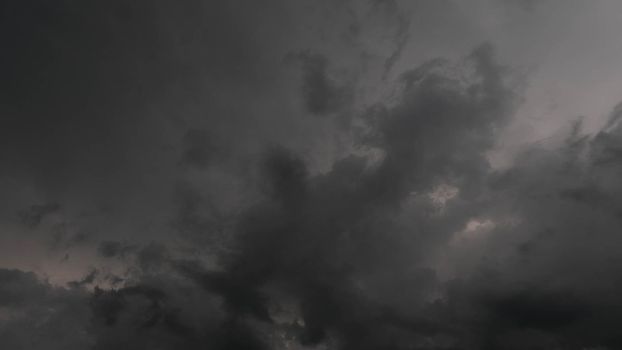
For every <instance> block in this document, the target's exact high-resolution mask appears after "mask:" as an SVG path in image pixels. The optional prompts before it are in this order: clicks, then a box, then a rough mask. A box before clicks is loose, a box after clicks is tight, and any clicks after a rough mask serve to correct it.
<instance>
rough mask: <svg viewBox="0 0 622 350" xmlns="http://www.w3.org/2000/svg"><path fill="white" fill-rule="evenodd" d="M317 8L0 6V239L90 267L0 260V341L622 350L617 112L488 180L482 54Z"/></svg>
mask: <svg viewBox="0 0 622 350" xmlns="http://www.w3.org/2000/svg"><path fill="white" fill-rule="evenodd" d="M438 3H439V2H435V5H431V4H432V3H431V2H426V1H422V2H417V6H419V7H418V9H420V10H422V11H423V10H425V9H426V8H427V7H434V6H437V7H434V8H435V9H442V10H443V11H444V10H445V9H449V8H450V5H449V4H450V3H449V2H446V3H445V2H443V4H442V5H438ZM508 3H509V2H508ZM511 3H512V4H513V5H512V6H514V5H516V4H527V3H531V2H524V3H518V2H515V1H513V2H511ZM318 4H319V5H315V6H317V7H315V6H311V7H308V6H309V5H308V4H305V3H302V2H285V1H283V2H281V1H270V2H268V3H262V4H256V3H250V2H241V1H229V2H213V1H207V2H199V1H192V2H189V3H185V4H175V5H173V4H171V3H164V2H143V1H139V2H132V3H125V2H118V1H112V2H105V3H103V2H102V3H98V2H88V1H87V2H80V3H75V2H68V1H64V2H60V3H56V4H50V3H47V2H38V1H23V2H19V3H17V2H16V3H7V4H3V5H1V6H2V11H1V13H2V15H1V16H2V18H1V21H0V23H2V24H0V27H1V28H0V29H2V34H0V37H1V39H2V42H3V45H5V48H6V50H5V51H6V54H5V55H2V57H1V58H0V72H1V74H2V75H3V76H4V77H5V78H4V79H3V82H2V92H3V93H2V96H1V97H0V99H1V100H0V102H1V103H2V111H1V112H2V113H3V115H4V116H5V119H4V121H3V127H2V128H0V139H1V140H2V141H1V142H2V148H1V150H0V160H1V161H2V163H3V170H2V171H3V172H2V174H0V175H1V176H0V179H11V182H7V183H8V185H0V186H1V188H0V190H1V191H2V192H1V193H7V194H9V195H11V198H9V200H10V201H11V203H10V204H9V205H8V207H11V208H12V209H13V210H12V211H11V213H10V214H7V215H2V216H0V217H1V218H2V219H3V220H6V223H7V224H6V225H7V226H6V229H5V227H3V228H2V229H3V231H2V233H0V235H1V236H0V238H2V239H4V238H5V236H6V237H9V238H10V237H14V236H11V235H15V236H16V235H17V234H19V233H22V232H26V231H20V230H23V228H24V227H26V229H27V230H30V231H36V232H37V234H39V236H38V235H30V236H28V239H32V240H37V239H41V237H40V236H42V235H49V236H50V237H46V242H47V240H48V239H49V240H51V241H54V242H55V244H54V246H55V247H56V249H58V247H62V248H63V252H62V253H63V254H67V255H65V256H66V258H65V259H63V261H64V262H63V264H68V260H71V259H74V258H73V255H72V258H71V259H69V258H68V257H69V255H68V254H69V253H68V252H69V249H70V248H72V249H75V252H76V253H77V254H76V255H77V256H78V257H77V258H75V259H77V261H78V263H79V264H83V265H84V267H86V268H87V269H88V270H86V271H85V272H84V273H83V275H82V276H78V277H75V276H74V277H71V279H69V282H67V283H64V284H63V285H58V284H53V283H52V282H51V281H47V280H45V279H44V278H42V277H38V276H37V275H35V274H34V273H32V272H26V271H24V270H19V269H0V347H1V348H7V349H34V350H37V349H70V350H71V349H76V350H77V349H96V350H108V349H120V350H122V349H128V350H129V349H141V348H154V349H162V350H167V349H190V350H192V349H205V348H209V349H223V350H224V349H236V350H237V349H300V348H314V347H316V348H328V349H343V350H351V349H352V350H353V349H357V350H365V349H396V350H398V349H501V350H504V349H508V350H510V349H588V348H596V349H617V348H621V347H622V337H620V335H619V331H618V328H619V327H618V323H619V322H618V321H619V319H620V318H621V317H622V303H621V302H620V300H619V294H620V293H622V279H620V277H619V276H620V273H622V259H621V258H620V257H619V251H620V249H621V248H622V239H621V238H620V237H619V232H620V228H621V225H622V186H620V183H619V178H620V172H621V171H622V166H621V164H622V163H620V160H621V159H622V158H621V157H620V155H621V154H622V145H621V144H620V139H621V137H622V124H620V123H619V118H620V117H619V115H620V113H619V112H620V111H619V108H617V109H615V110H614V111H613V112H612V116H611V118H610V121H609V122H608V123H607V124H606V125H605V127H603V128H602V130H600V131H599V132H597V133H595V134H594V135H588V134H584V133H583V131H582V128H581V124H580V123H579V122H577V123H575V124H574V125H573V126H572V127H571V131H570V132H569V133H568V134H567V135H563V136H561V137H559V138H560V140H558V141H559V144H557V145H554V146H550V145H549V146H546V145H539V144H535V145H532V146H530V147H528V148H527V149H526V150H525V151H524V152H522V153H520V154H519V155H518V157H517V159H516V161H515V162H514V163H512V164H511V165H510V166H508V168H506V169H496V168H493V167H492V166H491V165H490V163H489V152H490V151H491V150H492V149H493V148H494V147H495V146H496V145H497V144H498V143H499V142H502V141H503V140H501V141H500V140H499V135H502V134H500V130H502V129H503V128H504V127H505V126H506V125H508V124H509V123H511V122H512V118H513V116H514V113H515V111H516V109H517V108H518V106H519V103H520V102H521V91H519V90H517V89H515V88H514V85H513V82H512V78H513V76H512V73H513V71H512V70H511V69H510V68H508V67H505V66H504V65H502V64H500V63H498V61H497V59H496V57H495V51H494V48H493V45H490V44H485V45H481V46H479V47H477V48H476V49H475V50H473V51H472V52H471V53H470V54H469V55H467V56H466V57H464V58H462V59H459V60H458V61H457V62H453V63H452V61H451V60H446V59H434V60H431V61H428V62H427V63H424V64H421V65H415V67H410V68H409V69H407V70H405V71H403V72H401V73H398V72H397V71H396V70H397V67H398V64H397V62H398V61H400V62H401V61H404V60H406V57H404V50H405V47H406V44H407V41H408V40H409V38H411V35H412V33H411V31H410V28H411V23H410V21H409V19H408V16H406V15H405V14H406V13H407V12H406V11H405V10H404V9H403V8H402V6H403V5H404V4H403V3H401V2H399V1H371V2H365V3H355V2H344V3H339V4H333V3H331V2H319V3H318ZM328 10H330V11H328ZM441 12H442V11H441ZM424 13H425V11H424ZM298 22H300V23H298ZM439 23H440V22H439ZM308 27H310V29H309V28H308ZM385 27H386V28H388V29H386V28H385ZM301 28H302V29H301ZM290 29H291V30H290ZM379 29H386V30H379ZM376 32H378V33H380V34H379V35H380V37H381V40H379V42H378V43H374V42H373V40H372V39H370V38H371V37H373V36H374V34H378V33H376ZM317 33H320V34H317ZM386 33H389V35H388V37H385V36H384V34H386ZM318 37H319V38H318ZM365 40H370V42H372V44H369V42H366V41H365ZM386 42H389V45H388V47H385V46H382V44H385V43H386ZM376 44H377V45H379V46H382V47H385V48H387V50H384V49H381V50H379V51H383V52H382V55H380V56H381V57H380V58H379V59H378V57H376V58H370V57H372V56H374V54H373V53H370V52H372V51H373V49H374V47H373V46H374V45H376ZM331 45H334V46H336V48H335V47H333V46H331ZM384 51H386V52H384ZM292 52H297V54H292ZM376 54H377V53H376ZM284 58H285V60H284ZM288 58H294V60H295V62H296V63H297V64H298V66H295V69H294V70H291V65H288V64H286V63H287V59H288ZM374 59H377V61H374ZM284 61H286V62H284ZM344 62H345V64H344ZM374 62H376V64H377V65H378V67H367V65H368V66H372V65H373V64H374ZM365 67H366V68H365ZM296 68H298V70H299V71H296ZM378 72H381V74H377V73H378ZM296 73H301V74H296ZM388 73H391V74H388ZM393 73H395V74H393ZM377 75H378V76H381V77H380V78H378V80H377V81H376V80H374V78H373V76H377ZM391 76H398V78H397V79H396V80H395V81H392V80H390V78H391ZM375 84H379V85H381V84H390V86H384V85H382V86H381V87H380V88H379V89H380V90H382V89H384V88H386V90H387V91H381V92H380V93H378V94H379V95H381V96H380V97H378V98H376V97H374V98H371V97H368V96H366V95H365V93H367V92H366V90H365V89H366V88H369V86H371V85H375ZM385 92H386V93H387V95H389V96H388V97H387V96H385V94H384V93H385ZM370 95H374V94H371V93H370ZM360 96H365V97H364V98H363V99H364V100H363V101H360V100H359V98H360ZM299 102H302V104H301V105H300V106H299V105H298V103H299ZM309 113H310V114H312V115H316V116H340V115H341V114H347V115H348V118H308V117H309V116H308V114H309ZM334 119H339V121H338V123H339V124H336V122H335V120H334ZM337 126H338V127H337ZM327 129H328V131H327ZM335 139H337V140H338V141H335V142H336V143H339V146H342V147H341V148H340V147H336V148H339V149H338V151H336V152H334V153H331V152H324V148H323V147H326V146H327V145H328V147H327V148H330V146H332V143H333V142H334V140H335ZM344 140H345V141H344ZM344 145H345V146H344ZM342 148H343V149H342ZM317 149H320V150H319V151H317V152H316V150H317ZM323 152H324V153H323ZM318 160H319V161H318ZM320 161H321V162H320ZM316 162H319V163H321V164H327V166H326V167H324V166H317V164H316ZM12 184H13V185H14V184H17V187H18V188H13V187H11V185H12ZM5 207H7V205H2V208H5ZM6 218H9V219H6ZM12 220H13V221H15V220H16V221H17V223H18V224H17V225H12V223H13V221H12ZM3 223H4V222H3ZM13 231H15V232H16V233H13ZM93 245H95V246H93ZM10 249H12V248H11V247H9V248H8V250H6V251H7V252H8V251H9V250H10ZM20 249H24V248H23V247H22V248H20ZM89 249H90V250H89ZM65 250H67V252H65ZM53 251H54V250H52V252H53ZM46 252H47V251H46ZM73 253H74V251H71V254H73ZM24 254H25V255H27V254H28V252H27V251H26V250H25V249H24ZM80 254H82V255H87V257H86V258H85V257H80ZM88 254H91V255H92V256H88ZM80 259H83V260H80ZM100 260H101V261H103V262H101V261H100ZM96 264H99V265H97V266H96V267H95V265H96ZM63 266H65V265H63ZM62 268H63V267H61V268H60V269H61V271H54V272H55V273H56V274H59V275H62V274H63V273H64V272H65V271H62ZM49 277H50V279H52V277H54V276H49Z"/></svg>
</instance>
